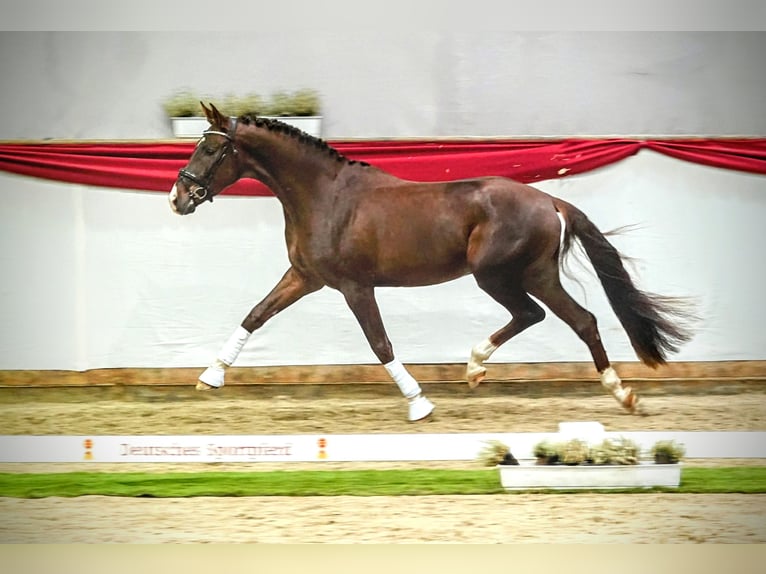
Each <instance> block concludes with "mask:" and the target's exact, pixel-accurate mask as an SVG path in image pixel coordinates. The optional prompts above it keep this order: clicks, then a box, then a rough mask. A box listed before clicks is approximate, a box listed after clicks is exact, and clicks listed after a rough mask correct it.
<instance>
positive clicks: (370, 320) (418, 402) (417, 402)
mask: <svg viewBox="0 0 766 574" xmlns="http://www.w3.org/2000/svg"><path fill="white" fill-rule="evenodd" d="M340 291H341V293H343V296H344V297H345V298H346V303H348V306H349V307H350V308H351V311H352V312H353V313H354V316H355V317H356V320H357V321H358V322H359V325H360V326H361V327H362V331H364V336H365V337H367V342H368V343H369V344H370V347H372V351H373V353H375V356H376V357H377V358H378V360H379V361H380V362H381V363H383V366H384V367H385V368H386V371H388V374H389V375H390V376H391V378H392V379H393V380H394V382H395V383H396V385H397V386H398V387H399V390H400V391H401V392H402V394H403V395H404V396H405V398H407V399H408V401H409V420H410V421H417V420H421V419H424V418H426V417H427V416H428V415H430V414H431V412H432V411H433V410H434V405H433V403H431V401H429V400H428V399H427V398H426V397H425V396H424V395H423V394H422V391H421V389H420V385H419V384H418V382H417V381H416V380H415V379H414V378H413V377H412V375H410V374H409V373H408V372H407V369H405V368H404V365H402V363H401V362H400V361H399V360H398V359H397V358H396V357H395V356H394V350H393V347H392V346H391V341H389V339H388V335H387V334H386V330H385V328H384V327H383V320H382V319H381V317H380V310H379V309H378V303H377V302H376V301H375V292H374V290H373V288H372V287H360V286H356V285H354V286H349V287H345V288H342V289H340Z"/></svg>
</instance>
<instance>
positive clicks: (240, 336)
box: [197, 267, 323, 390]
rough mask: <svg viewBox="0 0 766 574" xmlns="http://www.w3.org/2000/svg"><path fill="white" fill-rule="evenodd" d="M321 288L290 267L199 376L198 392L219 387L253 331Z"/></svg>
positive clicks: (317, 283)
mask: <svg viewBox="0 0 766 574" xmlns="http://www.w3.org/2000/svg"><path fill="white" fill-rule="evenodd" d="M322 286H323V285H322V283H321V282H319V281H316V280H312V279H310V278H307V277H304V276H303V275H301V274H300V273H298V272H297V271H296V270H295V269H294V268H292V267H290V269H288V270H287V272H286V273H285V274H284V276H282V279H280V280H279V283H277V284H276V286H275V287H274V288H273V289H272V290H271V292H270V293H269V294H268V295H266V297H265V298H264V299H263V300H262V301H261V302H260V303H258V304H257V305H256V306H255V307H253V308H252V310H251V311H250V313H248V315H247V317H245V320H244V321H242V324H241V325H240V326H239V327H237V329H236V330H235V331H234V333H233V334H232V335H231V337H229V340H228V341H226V343H225V344H224V346H223V347H221V350H220V351H219V352H218V355H217V356H216V359H215V361H213V364H211V365H210V366H209V367H208V368H207V369H205V371H204V372H203V373H202V374H201V375H200V377H199V382H198V383H197V389H199V390H210V389H212V388H220V387H222V386H223V380H224V374H225V371H226V369H227V368H228V367H230V366H231V365H232V364H233V363H234V361H235V360H236V359H237V356H238V355H239V353H240V351H241V350H242V347H244V346H245V343H246V342H247V340H248V338H249V337H250V335H251V334H252V333H253V331H255V330H256V329H259V328H260V327H262V326H263V324H264V323H266V321H268V320H269V319H271V318H272V317H273V316H274V315H276V314H277V313H279V312H280V311H281V310H282V309H285V308H286V307H288V306H290V305H292V304H293V303H295V302H296V301H297V300H298V299H300V298H301V297H303V296H304V295H308V294H309V293H313V292H314V291H317V290H318V289H320V288H321V287H322Z"/></svg>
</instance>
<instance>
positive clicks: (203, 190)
mask: <svg viewBox="0 0 766 574" xmlns="http://www.w3.org/2000/svg"><path fill="white" fill-rule="evenodd" d="M236 129H237V118H231V120H230V124H229V133H231V134H234V132H235V131H236ZM229 133H226V132H219V131H215V130H206V131H204V132H202V137H203V138H204V137H205V136H207V135H211V134H212V135H217V136H223V137H225V138H226V143H224V144H223V146H222V147H221V149H220V151H219V153H218V157H216V158H215V161H214V162H213V163H212V164H210V167H209V168H207V171H205V173H204V174H203V175H201V176H198V175H195V174H193V173H192V172H190V171H189V170H188V169H186V168H181V169H180V170H178V176H179V177H182V178H184V179H188V180H189V181H191V182H193V183H195V184H196V185H197V187H195V188H194V189H189V196H190V197H191V198H192V200H193V201H194V202H195V203H196V204H200V203H202V202H203V201H207V200H210V202H211V203H212V202H213V194H212V193H210V190H209V189H208V188H209V186H210V182H211V180H212V179H213V177H214V176H215V172H216V171H217V170H218V167H219V166H220V165H221V163H222V162H223V160H224V159H226V156H227V155H228V154H229V151H231V153H232V155H236V154H237V148H236V147H235V146H234V138H233V136H232V135H229Z"/></svg>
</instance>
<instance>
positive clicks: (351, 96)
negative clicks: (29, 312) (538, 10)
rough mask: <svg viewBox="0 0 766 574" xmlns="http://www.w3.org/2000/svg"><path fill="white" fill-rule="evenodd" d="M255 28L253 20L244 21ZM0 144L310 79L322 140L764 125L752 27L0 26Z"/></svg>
mask: <svg viewBox="0 0 766 574" xmlns="http://www.w3.org/2000/svg"><path fill="white" fill-rule="evenodd" d="M255 24H256V23H254V25H255ZM0 53H1V54H3V57H2V58H0V78H2V79H3V81H2V83H0V95H2V107H0V140H3V139H43V138H59V139H72V138H86V139H155V138H168V137H172V132H171V130H170V123H169V121H168V119H167V118H165V117H164V114H163V111H162V108H161V105H160V104H161V101H162V100H163V99H164V98H165V97H166V96H168V95H170V94H172V93H173V92H175V91H176V90H178V89H180V88H192V89H195V90H196V91H198V92H201V93H207V94H211V95H218V96H220V95H222V94H226V93H229V92H232V93H240V94H241V93H245V92H250V91H256V92H259V93H261V94H264V95H268V94H270V93H271V92H273V91H275V90H279V89H285V90H294V89H296V88H302V87H311V88H315V89H317V90H319V91H320V92H321V94H322V99H323V103H324V110H323V113H324V127H323V130H324V131H323V136H324V137H325V138H327V139H343V138H387V137H391V138H400V137H431V136H460V137H462V136H498V135H506V136H528V135H534V136H549V135H557V136H561V135H574V136H586V135H612V134H618V135H634V136H637V135H664V134H693V135H752V136H759V135H760V136H762V135H764V134H766V114H764V113H763V101H764V100H763V95H764V94H765V93H766V66H764V65H763V55H764V54H766V32H745V33H742V32H677V31H675V32H519V31H497V30H494V31H493V30H482V29H473V28H470V27H467V28H466V30H465V31H457V30H455V31H448V30H443V31H435V30H433V29H427V28H424V29H423V30H418V31H413V28H412V26H410V27H403V28H400V27H381V29H380V30H370V29H369V28H356V27H350V28H349V29H344V30H343V31H342V32H340V31H339V30H338V29H323V28H319V29H316V30H307V29H305V27H301V28H295V27H293V26H291V25H290V23H289V22H281V21H264V22H258V23H257V29H256V30H250V31H242V30H239V31H236V30H235V31H215V30H207V31H199V32H192V31H177V32H7V31H3V32H0Z"/></svg>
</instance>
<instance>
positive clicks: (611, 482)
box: [497, 461, 681, 490]
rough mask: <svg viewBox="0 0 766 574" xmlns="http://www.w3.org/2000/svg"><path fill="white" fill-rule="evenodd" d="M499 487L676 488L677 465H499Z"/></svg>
mask: <svg viewBox="0 0 766 574" xmlns="http://www.w3.org/2000/svg"><path fill="white" fill-rule="evenodd" d="M497 468H498V469H499V471H500V483H501V484H502V486H503V488H505V489H506V490H535V489H545V490H548V489H553V490H582V489H602V488H603V489H615V488H653V487H655V486H662V487H668V488H678V485H679V484H680V483H681V464H680V463H678V464H654V463H653V462H639V463H638V464H628V465H605V466H589V465H576V466H567V465H536V464H534V463H530V462H528V461H519V465H518V466H505V465H499V466H498V467H497Z"/></svg>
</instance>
